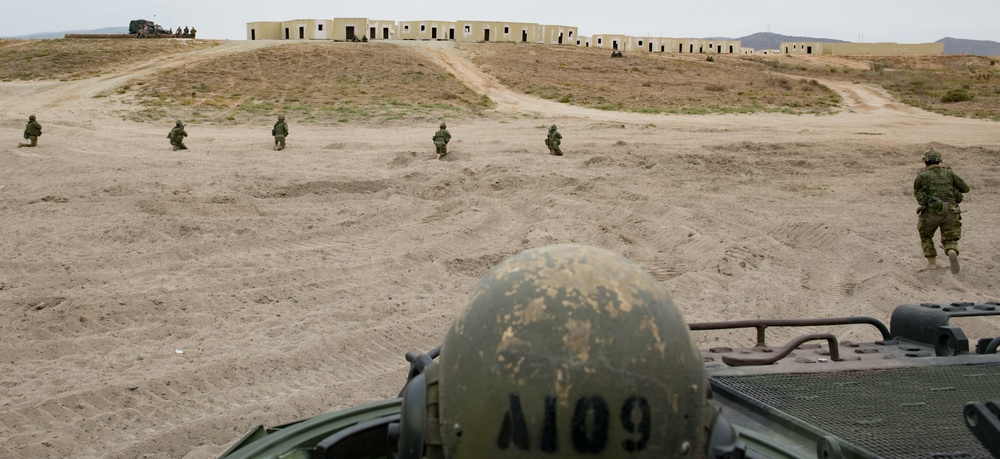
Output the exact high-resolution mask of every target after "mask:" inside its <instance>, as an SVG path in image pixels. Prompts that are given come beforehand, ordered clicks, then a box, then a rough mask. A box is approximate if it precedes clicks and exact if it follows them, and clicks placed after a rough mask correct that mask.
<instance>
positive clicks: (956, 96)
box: [941, 88, 974, 103]
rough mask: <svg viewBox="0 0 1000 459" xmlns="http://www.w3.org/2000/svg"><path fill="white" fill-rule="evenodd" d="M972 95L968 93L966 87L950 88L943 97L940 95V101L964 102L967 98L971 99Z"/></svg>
mask: <svg viewBox="0 0 1000 459" xmlns="http://www.w3.org/2000/svg"><path fill="white" fill-rule="evenodd" d="M973 97H974V96H973V95H972V94H969V91H968V90H967V89H964V88H963V89H952V90H951V91H948V93H947V94H945V95H944V96H943V97H941V102H949V103H950V102H964V101H967V100H972V98H973Z"/></svg>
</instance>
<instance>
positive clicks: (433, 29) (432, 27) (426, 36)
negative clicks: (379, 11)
mask: <svg viewBox="0 0 1000 459" xmlns="http://www.w3.org/2000/svg"><path fill="white" fill-rule="evenodd" d="M397 30H398V33H397V34H396V38H398V39H400V40H455V39H456V36H457V33H456V31H455V23H454V22H448V21H430V20H428V21H400V23H399V27H398V29H397Z"/></svg>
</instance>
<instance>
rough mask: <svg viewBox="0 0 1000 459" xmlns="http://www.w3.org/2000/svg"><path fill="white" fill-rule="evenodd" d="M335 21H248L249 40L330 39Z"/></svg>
mask: <svg viewBox="0 0 1000 459" xmlns="http://www.w3.org/2000/svg"><path fill="white" fill-rule="evenodd" d="M332 27H333V21H328V20H324V19H293V20H291V21H281V22H248V23H247V40H329V39H330V37H329V34H330V29H331V28H332Z"/></svg>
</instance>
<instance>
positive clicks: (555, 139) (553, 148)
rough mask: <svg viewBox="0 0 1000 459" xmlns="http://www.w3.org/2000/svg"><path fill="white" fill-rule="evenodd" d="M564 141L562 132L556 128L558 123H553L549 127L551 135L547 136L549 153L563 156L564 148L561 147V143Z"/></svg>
mask: <svg viewBox="0 0 1000 459" xmlns="http://www.w3.org/2000/svg"><path fill="white" fill-rule="evenodd" d="M560 143H562V134H560V133H559V131H557V130H556V125H554V124H553V125H552V127H550V128H549V135H548V137H546V138H545V145H546V146H547V147H549V154H552V155H556V156H562V150H560V149H559V144H560Z"/></svg>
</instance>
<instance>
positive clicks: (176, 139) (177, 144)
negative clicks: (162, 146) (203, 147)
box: [167, 120, 188, 151]
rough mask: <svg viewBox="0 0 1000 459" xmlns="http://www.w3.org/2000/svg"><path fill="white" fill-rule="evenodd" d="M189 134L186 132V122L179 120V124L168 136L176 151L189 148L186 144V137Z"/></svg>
mask: <svg viewBox="0 0 1000 459" xmlns="http://www.w3.org/2000/svg"><path fill="white" fill-rule="evenodd" d="M187 135H188V133H187V132H184V123H182V122H181V120H177V124H176V125H175V126H174V128H173V129H171V130H170V134H167V138H168V139H170V145H172V146H173V147H174V151H177V150H187V147H186V146H184V138H185V137H187Z"/></svg>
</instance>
